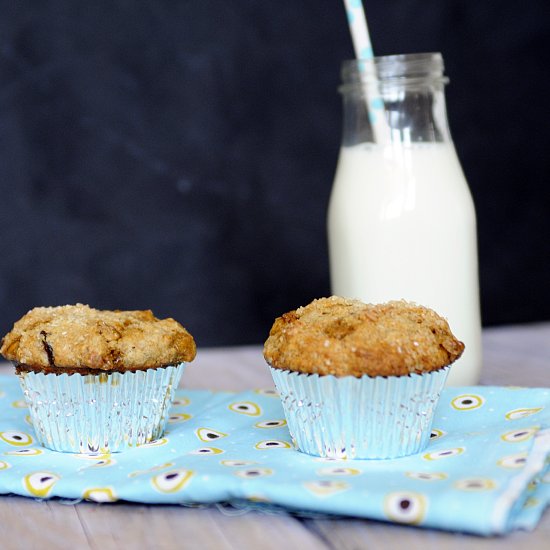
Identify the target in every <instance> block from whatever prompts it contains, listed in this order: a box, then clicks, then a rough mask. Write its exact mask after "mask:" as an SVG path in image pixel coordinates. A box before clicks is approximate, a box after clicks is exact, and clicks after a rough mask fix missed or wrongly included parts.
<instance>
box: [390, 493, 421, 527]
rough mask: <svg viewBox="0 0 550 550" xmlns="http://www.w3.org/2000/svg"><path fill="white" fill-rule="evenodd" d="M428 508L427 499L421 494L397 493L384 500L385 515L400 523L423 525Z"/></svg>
mask: <svg viewBox="0 0 550 550" xmlns="http://www.w3.org/2000/svg"><path fill="white" fill-rule="evenodd" d="M427 508H428V501H427V498H426V497H425V496H424V495H421V494H420V493H412V492H411V493H409V492H396V493H390V494H389V495H387V496H386V498H385V499H384V513H385V514H386V516H387V517H388V518H389V519H391V520H392V521H396V522H398V523H410V524H413V525H417V524H419V523H421V522H422V520H423V519H424V516H425V514H426V510H427Z"/></svg>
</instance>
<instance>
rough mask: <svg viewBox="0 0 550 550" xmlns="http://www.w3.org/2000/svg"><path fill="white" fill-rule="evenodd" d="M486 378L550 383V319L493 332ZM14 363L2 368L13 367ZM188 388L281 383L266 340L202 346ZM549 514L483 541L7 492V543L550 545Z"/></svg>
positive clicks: (0, 515) (2, 510)
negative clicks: (529, 526) (264, 349)
mask: <svg viewBox="0 0 550 550" xmlns="http://www.w3.org/2000/svg"><path fill="white" fill-rule="evenodd" d="M483 346H484V368H483V373H482V380H481V383H482V384H487V385H521V386H549V385H550V323H541V324H533V325H521V326H507V327H498V328H491V329H486V330H485V331H484V334H483ZM11 371H12V369H11V367H9V366H8V365H2V366H0V372H2V373H9V372H11ZM184 384H185V386H186V387H188V388H193V389H200V388H208V389H220V390H222V389H225V390H243V389H247V388H252V387H254V388H258V387H266V388H267V387H273V383H272V381H271V377H270V375H269V372H268V370H267V368H266V366H265V364H264V361H263V359H262V356H261V348H260V347H259V346H247V347H236V348H218V349H208V350H202V351H200V352H199V355H198V357H197V359H196V362H195V363H193V364H192V365H191V366H190V367H189V368H188V369H187V370H186V372H185V375H184ZM549 541H550V510H547V511H546V513H545V514H544V516H543V518H542V520H541V522H540V523H539V525H538V527H537V529H536V530H535V531H533V532H514V533H512V534H510V535H508V536H506V537H498V538H489V539H485V538H481V537H476V536H470V535H464V534H459V533H447V532H439V531H435V530H429V529H420V528H416V527H406V526H398V525H390V524H386V523H381V522H375V521H368V520H359V519H351V518H350V519H341V518H338V519H327V518H322V519H312V518H311V517H310V518H301V517H295V516H290V515H286V514H283V513H277V514H275V513H266V512H259V511H247V512H245V511H242V510H235V509H231V508H226V507H223V506H221V505H220V506H211V507H208V508H188V507H181V506H144V505H138V504H126V503H116V504H94V503H87V502H83V503H79V504H74V505H73V504H65V503H60V502H57V501H36V500H33V499H30V498H24V497H17V496H0V549H2V550H4V549H5V550H11V549H25V550H27V549H29V550H31V549H34V548H37V549H38V548H40V549H44V548H71V549H72V548H78V549H81V548H82V549H86V548H93V549H98V550H99V549H100V550H110V549H115V548H116V549H118V548H124V549H126V548H128V549H134V548H138V549H139V548H144V549H145V548H146V549H157V548H158V549H164V548H167V549H168V548H186V549H188V548H197V549H198V548H200V549H210V548H214V549H233V550H236V549H244V550H246V549H248V548H251V549H252V548H254V549H255V548H261V549H262V550H270V549H278V550H280V549H281V548H289V549H293V548H300V550H308V549H310V548H311V549H338V550H340V549H342V550H346V549H350V550H351V549H360V548H369V549H370V548H372V549H378V548H397V547H401V546H406V547H407V549H414V548H418V549H422V550H427V549H432V548H433V549H437V550H440V549H447V548H448V549H455V548H456V549H458V548H463V547H464V546H466V547H467V548H474V549H475V548H483V549H485V548H495V549H496V548H498V549H499V550H500V549H504V550H505V549H517V548H520V547H524V548H526V549H528V550H534V549H537V548H546V549H548V548H550V542H549Z"/></svg>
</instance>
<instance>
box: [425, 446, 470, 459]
mask: <svg viewBox="0 0 550 550" xmlns="http://www.w3.org/2000/svg"><path fill="white" fill-rule="evenodd" d="M463 452H464V447H455V448H454V449H443V450H441V451H434V452H433V453H426V454H425V455H422V458H424V459H426V460H440V459H442V458H449V457H451V456H457V455H460V454H462V453H463Z"/></svg>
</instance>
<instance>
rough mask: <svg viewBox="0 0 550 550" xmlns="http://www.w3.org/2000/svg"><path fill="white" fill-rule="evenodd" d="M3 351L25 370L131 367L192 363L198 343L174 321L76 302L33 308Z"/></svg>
mask: <svg viewBox="0 0 550 550" xmlns="http://www.w3.org/2000/svg"><path fill="white" fill-rule="evenodd" d="M0 353H1V354H2V355H3V356H4V357H5V358H6V359H8V360H10V361H13V362H14V363H16V364H17V365H20V366H21V368H22V369H25V368H26V367H28V368H29V369H31V370H36V369H39V370H44V371H47V372H57V370H63V371H64V372H65V370H64V369H68V370H70V371H71V372H74V371H78V372H80V369H82V372H84V371H86V372H87V371H89V370H100V371H126V370H140V369H147V368H158V367H163V366H167V365H174V364H177V363H181V362H183V361H186V362H188V361H192V360H193V359H194V357H195V354H196V346H195V341H194V340H193V337H192V336H191V335H190V334H189V333H188V332H187V331H186V330H185V329H184V328H183V327H182V326H181V325H180V324H179V323H178V322H177V321H174V319H162V320H161V319H157V318H156V317H155V316H154V315H153V313H152V312H151V311H102V310H97V309H93V308H90V307H89V306H87V305H82V304H76V305H68V306H58V307H37V308H34V309H32V310H31V311H29V312H28V313H27V314H26V315H24V316H23V317H22V318H21V319H20V320H19V321H17V322H16V323H15V325H14V326H13V329H12V330H11V332H9V333H8V334H6V336H4V338H3V340H2V346H1V348H0Z"/></svg>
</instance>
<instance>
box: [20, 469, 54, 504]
mask: <svg viewBox="0 0 550 550" xmlns="http://www.w3.org/2000/svg"><path fill="white" fill-rule="evenodd" d="M60 479H61V477H60V476H59V475H57V474H54V473H52V472H33V473H31V474H27V475H26V476H25V477H24V478H23V486H24V487H25V489H26V490H27V491H28V492H29V493H30V494H31V495H32V496H35V497H38V498H46V497H47V496H48V495H49V494H50V491H51V490H52V487H53V486H54V485H55V483H56V482H57V481H59V480H60Z"/></svg>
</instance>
